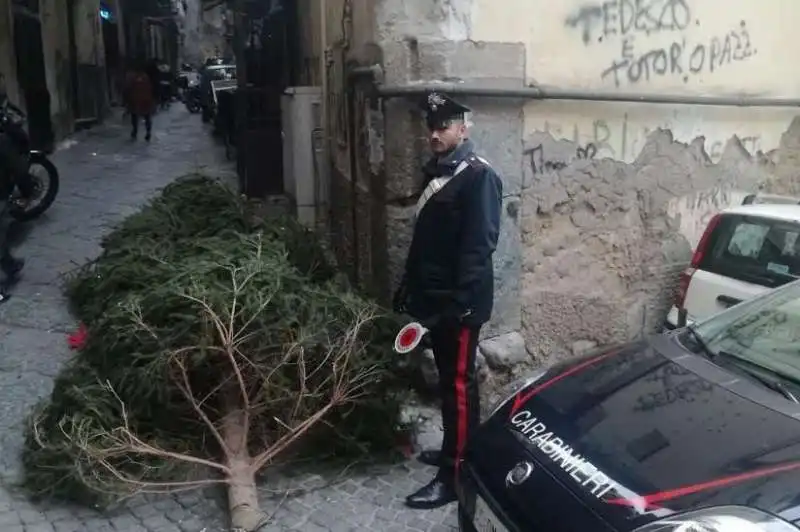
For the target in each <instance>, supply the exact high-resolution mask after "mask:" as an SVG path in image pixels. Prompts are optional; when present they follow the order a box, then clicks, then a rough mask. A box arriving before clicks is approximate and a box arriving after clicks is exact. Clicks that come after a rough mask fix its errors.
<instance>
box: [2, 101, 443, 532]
mask: <svg viewBox="0 0 800 532" xmlns="http://www.w3.org/2000/svg"><path fill="white" fill-rule="evenodd" d="M222 154H223V150H222V148H221V147H219V146H216V145H215V143H214V142H213V140H212V138H211V136H210V134H209V133H208V131H207V130H206V129H205V128H203V127H202V125H201V122H200V118H199V116H198V115H190V114H189V113H188V112H186V110H185V109H184V107H183V105H173V106H172V109H171V110H168V111H165V112H162V113H161V114H159V115H158V116H156V117H155V124H154V138H153V140H152V142H151V143H149V144H148V143H145V142H144V141H142V140H139V141H138V142H136V143H133V142H131V141H130V139H129V137H128V128H127V127H126V124H125V123H124V122H123V121H122V119H121V118H120V117H116V118H111V119H109V121H108V123H107V124H106V125H104V126H100V127H97V128H94V129H92V130H89V131H85V132H81V133H79V134H77V135H76V136H75V137H74V139H73V140H70V141H68V142H66V143H64V146H63V147H62V149H61V150H59V151H58V152H57V153H56V154H54V156H53V160H54V162H55V163H56V165H57V166H58V168H59V170H60V173H61V191H60V194H59V197H58V198H57V200H56V203H55V205H54V206H53V207H52V209H51V210H50V211H49V212H48V213H46V214H45V215H44V216H43V217H42V219H41V220H38V221H36V222H33V223H31V224H29V225H28V227H26V228H25V233H26V234H25V235H24V239H22V241H21V243H20V245H19V246H18V248H17V250H18V251H17V253H18V255H19V256H21V257H24V258H25V259H26V260H27V265H26V268H25V271H24V273H23V278H22V280H21V282H20V283H19V284H18V285H17V286H16V287H15V289H14V292H13V297H12V298H11V299H10V300H9V301H8V302H7V303H5V304H4V305H3V306H2V307H0V389H1V390H2V394H3V396H2V398H1V399H0V457H1V458H0V473H1V474H2V477H0V481H1V483H0V531H2V532H23V531H24V532H54V531H55V532H84V531H86V532H100V531H117V532H142V531H149V532H179V531H182V532H216V531H223V530H226V529H227V528H226V523H227V517H226V514H225V512H224V511H223V505H224V504H225V499H224V498H223V496H222V495H223V494H222V492H221V491H220V492H216V491H213V492H207V493H186V494H181V495H176V496H163V497H158V498H147V499H145V498H140V499H136V500H134V501H131V502H129V503H128V504H127V505H126V506H125V507H124V508H121V509H119V510H116V511H115V512H114V513H113V514H104V515H101V514H99V513H97V512H95V511H93V510H90V509H85V508H73V507H67V506H53V505H52V504H48V505H44V506H38V505H34V504H32V503H31V502H29V501H27V500H26V499H25V498H24V497H22V496H20V495H18V494H17V493H16V492H15V491H16V490H15V487H14V486H15V482H16V480H17V478H18V475H19V473H20V461H19V452H20V448H21V445H22V432H23V426H22V424H23V422H24V420H25V417H26V415H27V414H28V413H29V412H30V409H31V408H32V407H33V406H34V405H35V404H36V403H37V401H39V400H40V399H41V398H43V397H46V396H47V395H48V394H49V393H50V390H51V388H52V382H53V378H54V376H55V375H56V374H57V373H58V371H59V369H60V367H61V366H62V364H63V363H64V361H65V360H67V358H68V357H69V356H70V351H69V349H68V347H67V342H66V335H67V334H68V333H69V332H72V331H73V330H74V329H75V328H76V323H75V320H74V319H73V318H72V317H71V316H70V315H69V312H68V310H67V306H66V302H65V300H64V297H63V296H62V293H61V282H62V281H61V276H62V275H63V274H64V273H66V272H68V271H70V270H72V269H74V268H75V267H76V266H77V265H79V264H81V263H83V262H85V261H86V259H89V258H92V257H94V256H95V255H96V254H97V253H98V252H99V251H100V248H99V240H100V237H101V236H102V235H103V234H104V233H105V232H106V231H107V230H108V228H109V226H110V225H113V224H114V223H116V222H117V221H118V220H120V219H121V218H123V217H124V216H126V215H128V214H130V213H131V212H133V211H134V210H135V209H136V208H137V207H139V206H140V205H141V204H143V203H144V202H145V201H146V200H147V198H149V197H150V196H152V195H153V193H154V192H155V191H157V190H158V189H160V188H161V187H163V186H164V185H166V184H167V183H168V182H169V181H171V180H172V179H174V178H176V177H178V176H180V175H182V174H185V173H187V172H191V171H193V170H198V171H205V172H209V173H213V174H215V175H219V174H220V173H221V172H226V173H227V174H230V173H231V169H230V167H229V164H228V163H225V162H224V157H223V155H222ZM432 473H433V471H432V470H431V469H430V468H426V467H425V466H422V465H421V464H418V463H417V462H415V461H414V462H407V463H404V464H399V465H394V466H385V467H378V468H373V469H372V470H370V471H368V472H359V473H351V474H348V475H343V474H341V472H339V473H333V474H331V475H330V476H325V475H320V474H308V473H302V474H300V473H298V474H296V475H294V476H290V477H289V476H275V475H273V476H271V477H270V481H269V482H268V483H266V484H265V485H264V490H263V493H262V503H263V507H264V509H265V510H267V511H268V512H269V513H270V514H271V515H273V520H272V522H271V524H270V525H268V527H267V528H266V529H265V530H270V531H282V530H303V531H307V532H314V531H348V530H359V531H361V530H364V531H366V530H371V531H383V532H394V531H448V530H456V528H457V526H456V520H455V508H454V505H450V506H449V507H447V508H445V509H442V510H436V511H427V512H426V511H412V510H408V509H405V508H404V506H403V503H402V500H403V498H404V497H405V495H407V494H408V493H409V492H410V491H412V490H413V489H415V488H416V487H418V486H420V485H421V484H422V483H424V482H426V481H427V480H429V478H430V475H431V474H432Z"/></svg>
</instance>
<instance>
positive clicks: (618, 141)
mask: <svg viewBox="0 0 800 532" xmlns="http://www.w3.org/2000/svg"><path fill="white" fill-rule="evenodd" d="M798 17H800V4H798V3H797V2H793V1H792V0H763V1H761V2H751V1H747V0H730V1H729V2H726V3H725V6H724V9H723V8H722V7H721V4H720V3H719V2H717V1H715V0H641V1H640V0H606V1H591V0H589V1H586V0H563V1H561V2H547V1H545V0H508V1H505V2H503V3H502V4H499V3H497V2H490V1H489V0H476V3H475V6H474V8H473V10H472V21H471V25H470V37H471V38H472V39H474V40H476V41H482V40H486V41H492V40H499V39H503V40H507V41H515V40H518V41H520V42H522V43H524V46H525V49H526V58H525V60H526V82H527V83H536V84H538V85H540V86H544V87H555V88H559V89H566V90H578V91H580V90H583V91H588V92H590V93H591V92H596V93H602V94H615V93H628V94H631V93H635V94H642V95H647V94H654V95H658V94H680V95H687V96H691V95H702V96H711V95H718V96H731V97H747V96H759V97H774V98H796V97H797V95H798V94H800V64H798V63H797V62H795V61H794V60H793V59H792V58H791V56H789V55H787V54H785V53H783V52H784V51H785V50H790V49H795V48H796V47H797V45H798V44H800V35H798V34H797V32H796V30H795V29H794V27H793V25H792V24H789V23H787V21H789V20H797V19H798ZM797 114H798V113H797V112H796V110H795V109H792V108H749V107H715V106H699V105H691V104H685V105H662V104H646V103H640V104H631V103H606V102H591V101H586V102H576V101H535V102H534V101H532V102H528V103H527V104H526V105H525V107H524V115H525V119H524V122H525V123H524V134H523V137H522V138H523V144H524V145H523V152H524V163H523V171H524V174H525V177H524V180H523V195H522V197H523V200H522V206H521V209H522V227H521V232H522V245H523V273H522V288H523V289H522V307H523V317H522V323H523V329H524V334H525V337H526V340H527V348H528V350H529V351H530V352H531V354H532V355H534V356H535V357H536V358H539V359H547V358H548V357H551V356H552V357H560V356H566V355H568V354H570V353H575V352H579V351H581V350H583V349H585V348H587V347H589V346H591V345H594V344H603V343H609V342H612V341H615V340H623V339H627V338H632V337H636V336H637V335H640V334H642V333H643V332H645V331H650V330H652V328H653V327H655V326H656V325H657V324H658V323H659V322H660V321H661V320H662V319H663V317H664V314H665V311H666V308H667V307H668V305H669V303H670V301H669V298H670V297H671V292H672V289H673V288H674V281H675V279H676V273H677V272H678V271H680V269H681V268H682V267H683V266H684V265H685V264H686V262H687V261H688V258H689V256H690V253H691V250H692V249H693V248H694V246H695V245H696V244H697V241H698V240H699V237H700V234H701V233H702V230H703V229H704V228H705V224H706V222H707V221H708V219H709V218H710V217H711V216H712V215H713V214H715V213H716V212H719V211H720V210H721V209H724V208H726V207H729V206H732V205H735V204H738V203H741V199H742V198H743V197H744V196H745V195H746V194H747V193H750V192H754V191H757V190H759V189H765V190H780V191H784V192H791V191H792V189H794V188H795V187H797V178H796V173H793V172H794V170H795V169H796V165H795V164H794V163H793V162H792V161H793V160H794V159H795V158H796V157H798V156H800V154H798V153H797V152H796V149H797V148H796V146H795V147H792V146H793V145H795V144H797V137H798V136H797V133H796V131H795V129H796V128H797V124H794V126H793V130H792V131H790V132H789V133H786V132H787V127H788V126H789V124H790V123H791V122H792V120H793V118H794V117H795V116H797ZM778 148H780V149H778Z"/></svg>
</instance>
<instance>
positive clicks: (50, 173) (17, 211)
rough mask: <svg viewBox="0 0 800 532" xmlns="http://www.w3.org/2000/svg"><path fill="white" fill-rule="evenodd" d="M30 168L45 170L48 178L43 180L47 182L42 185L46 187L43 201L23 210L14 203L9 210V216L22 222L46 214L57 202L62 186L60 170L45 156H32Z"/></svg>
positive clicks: (41, 184)
mask: <svg viewBox="0 0 800 532" xmlns="http://www.w3.org/2000/svg"><path fill="white" fill-rule="evenodd" d="M30 166H31V167H34V166H40V167H42V168H43V169H44V170H45V172H46V174H47V177H46V178H44V179H43V181H45V182H44V183H40V186H44V187H46V189H45V192H44V194H43V195H42V196H41V199H40V200H39V201H38V202H36V203H34V205H33V206H32V207H31V208H29V209H23V208H21V207H19V206H18V205H17V204H15V203H13V202H12V204H11V208H10V209H9V214H11V216H12V217H13V218H14V219H15V220H17V221H20V222H28V221H30V220H34V219H36V218H38V217H39V216H41V215H42V214H44V212H45V211H47V209H49V208H50V207H51V206H52V205H53V202H54V201H55V200H56V196H57V195H58V187H59V184H60V179H59V176H58V169H57V168H56V165H54V164H53V163H52V162H51V161H50V159H48V158H47V156H46V155H45V154H43V153H42V154H31V162H30Z"/></svg>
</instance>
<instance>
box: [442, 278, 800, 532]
mask: <svg viewBox="0 0 800 532" xmlns="http://www.w3.org/2000/svg"><path fill="white" fill-rule="evenodd" d="M798 397H800V281H797V282H793V283H791V284H788V285H785V286H784V287H782V288H779V289H776V290H773V291H771V292H768V293H766V294H764V295H762V296H760V297H757V298H755V299H751V300H748V301H746V302H744V303H741V304H739V305H737V306H735V307H732V308H730V309H729V310H726V311H724V312H723V313H721V314H717V315H716V316H713V317H711V318H710V319H708V320H705V321H703V322H701V323H698V324H695V325H693V326H690V327H687V328H683V329H679V330H676V331H672V332H670V333H667V334H664V335H658V336H653V337H651V338H649V339H647V340H644V341H641V342H638V343H634V344H629V345H624V346H621V347H617V348H614V349H607V350H602V351H600V352H596V353H593V354H590V355H587V356H585V357H583V358H580V359H577V360H570V361H568V362H563V363H560V364H557V365H555V366H553V367H550V368H548V369H546V370H544V371H540V372H538V373H537V374H535V375H532V376H531V377H530V378H529V379H527V381H526V382H524V383H523V384H522V385H521V386H519V387H518V389H515V390H514V392H513V393H512V394H511V395H510V396H509V397H507V398H506V399H504V400H503V401H501V402H500V403H499V404H498V405H497V406H496V407H495V409H494V412H493V413H492V415H491V416H490V417H489V418H488V420H487V421H486V422H485V423H483V424H482V425H481V426H480V427H479V428H478V429H477V431H476V434H475V435H474V437H472V438H471V439H470V441H469V442H468V444H467V447H466V449H465V451H464V454H463V459H462V461H461V462H460V463H459V470H458V485H457V491H458V496H459V524H460V528H461V530H462V531H470V532H474V531H479V532H489V531H491V532H506V531H514V532H562V531H570V532H572V531H578V532H605V531H620V532H621V531H632V532H633V531H635V532H800V404H798V399H797V398H798Z"/></svg>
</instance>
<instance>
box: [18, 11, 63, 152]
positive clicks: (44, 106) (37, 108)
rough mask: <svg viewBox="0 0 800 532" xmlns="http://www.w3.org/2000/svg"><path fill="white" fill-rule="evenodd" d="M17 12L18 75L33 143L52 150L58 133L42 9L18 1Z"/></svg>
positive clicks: (41, 148) (35, 147) (36, 147)
mask: <svg viewBox="0 0 800 532" xmlns="http://www.w3.org/2000/svg"><path fill="white" fill-rule="evenodd" d="M37 7H38V5H37ZM13 13H14V51H15V54H16V60H17V79H18V82H19V88H20V92H21V94H22V97H23V98H24V100H25V108H26V110H27V115H28V131H29V134H30V138H31V147H32V148H34V149H37V150H45V151H50V150H52V148H53V144H54V133H53V122H52V117H51V116H50V91H49V90H48V88H47V76H46V74H45V65H44V46H43V44H42V23H41V21H40V20H39V15H38V12H33V11H32V10H31V9H29V8H27V7H22V6H19V5H14V10H13Z"/></svg>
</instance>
